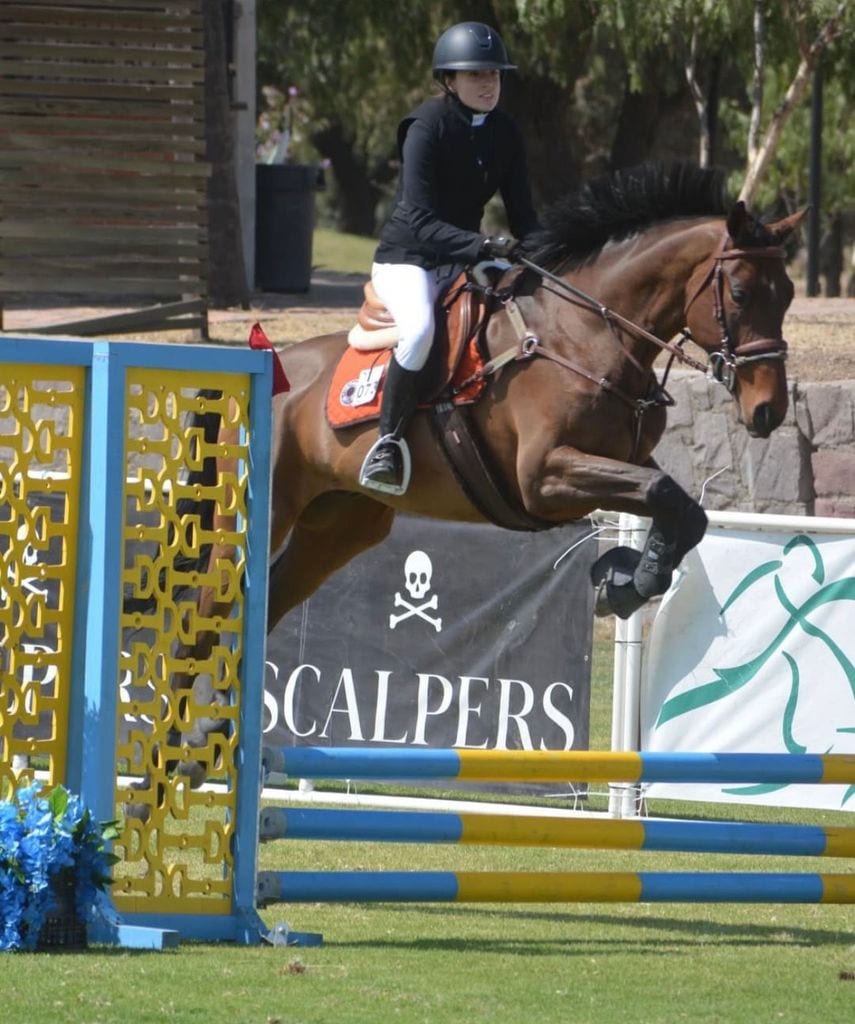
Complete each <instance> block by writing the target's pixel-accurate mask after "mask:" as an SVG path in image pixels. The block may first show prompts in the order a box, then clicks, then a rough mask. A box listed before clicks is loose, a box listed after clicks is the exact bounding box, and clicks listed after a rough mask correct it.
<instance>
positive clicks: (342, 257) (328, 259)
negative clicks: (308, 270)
mask: <svg viewBox="0 0 855 1024" xmlns="http://www.w3.org/2000/svg"><path fill="white" fill-rule="evenodd" d="M376 248H377V239H376V238H366V237H365V236H363V235H345V234H342V233H341V232H338V231H331V230H330V229H329V228H316V229H315V233H314V235H313V236H312V264H313V266H315V267H317V268H318V269H321V270H331V271H335V272H336V273H341V274H364V275H366V276H367V275H368V274H370V273H371V260H372V259H373V257H374V250H375V249H376Z"/></svg>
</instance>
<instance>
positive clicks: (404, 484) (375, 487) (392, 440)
mask: <svg viewBox="0 0 855 1024" xmlns="http://www.w3.org/2000/svg"><path fill="white" fill-rule="evenodd" d="M381 444H393V445H395V446H396V447H397V449H398V452H399V453H400V456H401V483H400V484H385V483H381V482H380V481H379V480H371V479H370V478H369V477H367V476H366V475H365V467H366V466H367V465H368V463H369V462H370V461H371V456H372V455H373V454H374V452H375V451H376V450H377V449H378V448H379V447H380V445H381ZM411 471H412V462H411V460H410V449H409V446H408V444H407V442H406V441H405V440H404V439H403V437H395V435H394V434H384V435H383V436H382V437H378V438H377V440H376V441H375V442H374V444H372V445H371V447H370V448H369V449H368V452H367V454H366V456H365V458H364V459H363V460H362V468H361V469H360V470H359V486H360V487H367V488H368V489H369V490H371V491H382V492H383V493H384V494H394V495H396V496H398V497H400V496H401V495H402V494H405V493H406V490H407V488H408V487H409V486H410V475H411Z"/></svg>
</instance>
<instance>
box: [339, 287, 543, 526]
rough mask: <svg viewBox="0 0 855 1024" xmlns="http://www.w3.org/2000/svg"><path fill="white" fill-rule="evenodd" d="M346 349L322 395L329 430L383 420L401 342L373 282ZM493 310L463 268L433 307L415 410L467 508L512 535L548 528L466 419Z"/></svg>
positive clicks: (481, 381) (491, 295) (489, 296)
mask: <svg viewBox="0 0 855 1024" xmlns="http://www.w3.org/2000/svg"><path fill="white" fill-rule="evenodd" d="M364 292H365V301H364V302H363V304H362V308H361V309H360V311H359V317H358V319H357V323H356V325H355V326H354V327H353V328H351V331H350V334H349V335H348V340H349V342H350V344H349V345H348V347H347V349H346V351H345V353H344V355H343V356H342V357H341V359H340V360H339V363H338V365H337V366H336V369H335V372H334V373H333V377H332V381H331V383H330V387H329V390H328V392H327V402H326V414H327V421H328V422H329V424H330V426H331V427H332V428H333V429H334V430H339V429H341V428H343V427H351V426H355V425H356V424H357V423H368V422H370V421H371V420H374V419H377V418H378V417H379V415H380V400H381V396H382V388H383V378H384V371H385V367H386V365H387V364H388V362H389V359H390V358H391V355H392V348H393V347H394V346H395V344H396V343H397V340H398V335H397V330H396V328H395V326H394V323H393V321H392V318H391V316H390V315H389V312H388V310H386V308H385V307H384V306H383V304H382V302H380V300H379V299H378V298H377V295H376V294H375V292H374V289H373V287H372V286H371V284H370V283H369V284H367V285H366V286H365V289H364ZM495 308H497V300H496V294H495V292H494V291H493V290H492V289H491V288H488V287H485V286H484V284H482V283H480V282H479V281H478V280H476V279H473V278H472V277H470V276H469V274H468V273H467V272H466V271H464V272H463V273H462V274H461V275H460V276H459V277H458V278H457V279H456V280H455V281H454V283H453V284H452V286H451V287H450V288H449V289H448V291H447V292H446V294H445V296H444V297H443V298H442V299H440V301H439V302H438V303H437V315H436V325H437V327H436V337H435V338H434V344H433V348H432V350H431V356H430V359H429V360H428V365H427V366H426V367H425V371H424V377H423V381H424V387H423V393H422V400H421V403H420V408H428V409H430V424H431V428H432V430H433V434H434V437H435V438H436V440H437V442H438V443H439V445H440V447H441V449H442V450H443V452H444V453H445V456H446V458H447V459H448V463H449V466H450V467H451V471H452V473H453V474H454V476H455V478H456V479H457V482H458V483H459V484H460V486H461V488H462V489H463V491H464V493H465V494H466V495H467V497H468V498H469V500H470V501H471V502H472V504H473V505H474V506H475V507H476V508H477V509H478V510H479V511H480V512H481V513H482V514H483V515H484V517H485V518H486V519H488V520H490V522H493V523H495V524H496V525H497V526H503V527H505V529H509V530H544V529H551V528H552V527H553V526H555V523H553V522H550V521H546V520H542V519H538V518H536V517H534V516H532V515H530V514H529V513H528V512H527V511H526V509H525V508H524V507H523V506H522V504H521V503H520V502H519V500H518V499H516V498H515V497H513V496H512V495H511V493H510V492H509V491H508V488H507V485H506V484H505V482H504V481H503V480H502V477H501V474H500V473H499V472H498V469H497V467H496V466H495V465H494V464H493V459H492V457H491V455H490V452H489V451H488V449H487V447H486V445H485V444H484V442H483V440H482V439H481V437H480V436H479V434H478V431H477V430H476V429H475V426H474V424H473V422H472V420H471V417H470V410H471V406H472V405H473V404H474V403H475V402H477V401H478V399H479V398H480V397H481V395H482V394H483V393H484V391H485V389H486V387H487V378H488V374H484V375H482V373H481V371H483V370H485V369H486V367H487V363H488V360H489V356H488V353H487V348H486V342H485V340H484V335H485V330H486V327H487V322H488V321H489V319H490V316H491V315H492V313H493V312H494V309H495Z"/></svg>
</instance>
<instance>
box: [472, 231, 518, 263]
mask: <svg viewBox="0 0 855 1024" xmlns="http://www.w3.org/2000/svg"><path fill="white" fill-rule="evenodd" d="M519 252H520V243H519V242H518V241H517V240H516V239H515V238H511V237H510V236H509V235H488V236H487V237H486V238H485V239H484V241H483V242H482V243H481V255H482V256H486V257H487V258H488V259H500V260H512V261H513V260H514V259H515V258H516V257H517V256H519Z"/></svg>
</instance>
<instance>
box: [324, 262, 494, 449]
mask: <svg viewBox="0 0 855 1024" xmlns="http://www.w3.org/2000/svg"><path fill="white" fill-rule="evenodd" d="M363 292H364V301H363V303H362V307H361V309H360V310H359V315H358V317H357V322H356V324H355V325H354V326H353V327H352V328H351V330H350V332H349V334H348V347H347V349H346V350H345V352H344V354H343V355H342V357H341V359H340V360H339V363H338V365H337V366H336V369H335V372H334V373H333V376H332V380H331V382H330V387H329V390H328V392H327V402H326V414H327V422H328V423H329V425H330V426H331V427H332V428H333V429H334V430H340V429H342V428H345V427H352V426H355V425H356V424H358V423H369V422H370V421H371V420H374V419H377V417H378V416H379V415H380V400H381V397H382V394H383V380H384V377H385V368H386V365H387V364H388V362H389V359H390V358H391V355H392V350H393V348H394V346H395V345H396V344H397V341H398V331H397V328H396V326H395V322H394V320H393V319H392V316H391V314H390V313H389V311H388V310H387V309H386V307H385V306H384V305H383V303H382V302H381V301H380V299H379V298H378V297H377V293H376V292H375V291H374V286H373V285H372V284H371V282H370V281H368V282H367V283H366V284H365V287H364V289H363ZM491 312H492V307H491V305H490V302H489V296H488V294H487V293H486V291H485V289H484V288H482V287H480V286H478V285H476V284H474V283H473V282H472V280H471V279H470V277H469V275H468V274H467V273H466V272H465V271H464V272H463V273H461V274H460V275H459V276H458V277H457V278H456V279H455V281H454V282H453V284H452V285H451V287H450V288H449V289H448V290H447V291H446V293H445V294H444V295H443V296H442V297H441V298H440V300H439V302H438V303H437V309H436V335H435V338H434V343H433V347H432V349H431V355H430V358H429V360H428V364H427V366H426V367H425V369H424V371H423V373H422V381H421V384H422V387H421V402H420V406H421V407H422V408H424V407H429V406H431V405H433V404H434V403H435V402H436V401H437V400H439V399H440V398H442V399H443V400H446V399H447V400H450V401H452V402H453V403H454V404H455V405H471V404H472V403H473V402H476V401H477V400H478V398H480V396H481V394H482V393H483V391H484V389H485V388H486V386H487V384H486V381H485V380H484V379H483V378H480V377H479V378H476V379H470V378H473V376H474V375H475V373H476V372H477V371H478V370H479V369H480V368H481V367H482V366H483V365H484V363H485V362H486V360H487V353H486V347H485V343H484V329H485V328H486V326H487V321H488V319H489V317H490V313H491Z"/></svg>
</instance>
